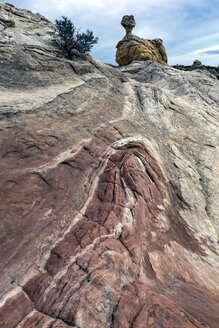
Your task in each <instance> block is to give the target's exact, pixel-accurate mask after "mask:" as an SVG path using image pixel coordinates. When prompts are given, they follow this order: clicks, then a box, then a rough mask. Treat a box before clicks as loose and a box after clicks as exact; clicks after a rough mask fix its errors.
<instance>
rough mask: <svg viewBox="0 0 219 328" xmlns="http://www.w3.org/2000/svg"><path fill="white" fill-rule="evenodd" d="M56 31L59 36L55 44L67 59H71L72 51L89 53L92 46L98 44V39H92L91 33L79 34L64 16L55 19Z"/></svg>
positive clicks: (88, 31)
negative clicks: (64, 53)
mask: <svg viewBox="0 0 219 328" xmlns="http://www.w3.org/2000/svg"><path fill="white" fill-rule="evenodd" d="M55 23H56V29H57V33H58V35H59V36H60V38H59V39H57V41H56V43H58V44H59V46H61V48H62V49H63V50H64V51H65V52H66V54H67V57H71V54H72V50H77V51H79V52H80V53H85V52H86V51H90V50H91V48H92V47H93V45H94V44H96V43H97V42H98V38H96V37H94V34H93V32H92V31H90V30H87V31H86V33H80V32H79V30H76V28H75V26H74V24H73V23H72V22H71V20H70V19H68V18H67V17H65V16H62V18H61V19H56V21H55Z"/></svg>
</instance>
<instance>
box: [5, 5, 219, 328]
mask: <svg viewBox="0 0 219 328" xmlns="http://www.w3.org/2000/svg"><path fill="white" fill-rule="evenodd" d="M0 5H1V6H2V8H3V9H4V10H8V8H9V7H10V6H8V5H5V4H3V3H1V2H0ZM10 8H11V7H10ZM13 10H15V9H13ZM16 12H19V11H16ZM22 13H23V12H21V14H22ZM13 15H16V14H13ZM13 15H12V16H11V17H10V19H11V20H13V21H15V20H16V19H15V18H16V17H14V16H13ZM34 19H35V16H34V15H33V21H34ZM28 24H30V22H29V18H28V19H27V20H25V19H23V25H22V29H24V28H25V25H28ZM48 24H49V23H48ZM15 26H16V24H15ZM7 28H11V27H7ZM13 31H15V30H13ZM4 33H5V32H4ZM20 33H21V34H22V31H20ZM14 38H15V36H14ZM12 53H13V54H14V55H13V56H12ZM0 56H1V58H0V65H1V66H0V73H1V80H0V82H1V85H0V110H1V124H0V156H1V160H0V201H1V205H0V218H1V220H0V227H1V229H0V241H1V243H0V245H1V258H0V265H1V269H0V281H1V284H0V299H1V300H0V327H1V328H14V327H16V328H31V327H39V328H48V327H52V328H67V327H74V328H79V327H80V328H94V327H96V328H130V327H132V328H147V327H153V328H155V327H164V328H176V327H182V328H192V327H193V328H195V327H196V328H197V327H198V328H201V327H202V328H203V327H212V328H216V327H217V326H218V320H219V317H218V311H217V310H218V301H219V300H218V286H219V282H218V274H217V273H218V244H217V241H218V239H217V231H218V230H217V228H218V203H219V202H218V186H217V179H218V174H219V170H218V163H219V161H218V151H217V150H218V128H217V125H218V105H219V95H218V87H219V81H218V80H215V79H212V78H211V77H209V76H206V75H205V74H203V73H202V72H196V71H192V72H184V71H179V70H176V69H174V68H172V67H169V66H167V65H160V64H159V63H155V62H151V61H146V62H138V63H133V64H131V65H128V66H125V67H121V68H112V67H110V66H108V65H105V64H103V63H101V62H99V61H97V60H95V59H93V58H91V57H89V56H88V57H87V61H70V60H66V59H64V58H60V57H57V56H56V51H54V52H53V51H48V48H47V46H45V49H44V48H43V46H42V45H41V50H39V49H36V48H34V47H33V48H32V50H31V49H30V48H29V47H26V45H23V44H19V43H15V44H9V43H5V44H4V45H1V47H0Z"/></svg>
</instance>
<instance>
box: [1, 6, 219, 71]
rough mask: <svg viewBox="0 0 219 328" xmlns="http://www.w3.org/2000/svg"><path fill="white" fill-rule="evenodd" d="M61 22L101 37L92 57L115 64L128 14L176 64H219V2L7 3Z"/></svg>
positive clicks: (137, 29) (138, 32)
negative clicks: (159, 41) (64, 18)
mask: <svg viewBox="0 0 219 328" xmlns="http://www.w3.org/2000/svg"><path fill="white" fill-rule="evenodd" d="M3 2H8V3H11V4H12V5H14V6H16V7H17V8H20V9H29V10H31V11H33V12H34V13H36V12H39V13H40V14H42V15H44V16H45V17H46V18H48V19H49V20H51V21H52V22H55V19H60V18H61V17H62V16H67V17H68V18H69V19H71V21H72V22H73V23H74V25H75V27H76V28H81V30H80V31H81V32H84V31H86V30H87V29H89V30H92V31H93V32H94V35H95V36H97V37H98V38H99V42H98V44H96V45H94V47H93V49H92V50H91V55H92V56H93V57H95V58H97V59H99V60H101V61H102V62H104V63H111V64H115V53H116V45H117V43H118V42H119V41H120V40H121V39H122V38H123V36H124V35H125V30H124V28H123V27H122V26H121V25H120V22H121V18H122V17H123V16H124V15H134V17H135V21H136V27H135V28H134V30H133V34H135V35H138V36H139V37H142V38H145V39H154V38H161V39H162V40H163V44H164V46H165V48H166V51H167V56H168V63H169V64H170V65H175V64H182V65H191V64H192V63H193V61H194V60H195V59H198V60H200V61H201V62H202V63H203V64H204V65H211V66H218V65H219V0H165V1H164V0H7V1H3Z"/></svg>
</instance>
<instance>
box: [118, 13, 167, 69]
mask: <svg viewBox="0 0 219 328" xmlns="http://www.w3.org/2000/svg"><path fill="white" fill-rule="evenodd" d="M121 25H122V26H123V27H124V28H125V29H126V35H125V37H124V38H123V39H122V40H121V41H119V43H118V44H117V46H116V48H117V51H116V62H117V63H118V64H119V65H120V66H123V65H128V64H130V63H131V62H132V61H134V60H137V61H145V60H151V61H154V62H158V63H161V64H166V63H167V54H166V50H165V48H164V46H163V41H162V40H161V39H154V40H147V39H142V38H139V37H138V36H136V35H132V29H133V27H134V26H135V20H134V16H133V15H130V16H128V15H126V16H123V19H122V21H121Z"/></svg>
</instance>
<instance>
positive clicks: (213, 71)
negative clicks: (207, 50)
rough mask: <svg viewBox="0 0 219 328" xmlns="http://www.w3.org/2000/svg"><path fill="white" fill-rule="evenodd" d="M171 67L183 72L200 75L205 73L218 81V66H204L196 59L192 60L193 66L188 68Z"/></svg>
mask: <svg viewBox="0 0 219 328" xmlns="http://www.w3.org/2000/svg"><path fill="white" fill-rule="evenodd" d="M173 67H174V68H177V69H180V70H183V71H201V73H205V74H206V75H208V76H210V77H212V78H217V79H218V80H219V66H218V67H213V66H205V65H203V64H202V63H201V62H200V61H199V60H198V59H196V60H194V62H193V64H192V65H190V66H184V65H174V66H173Z"/></svg>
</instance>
